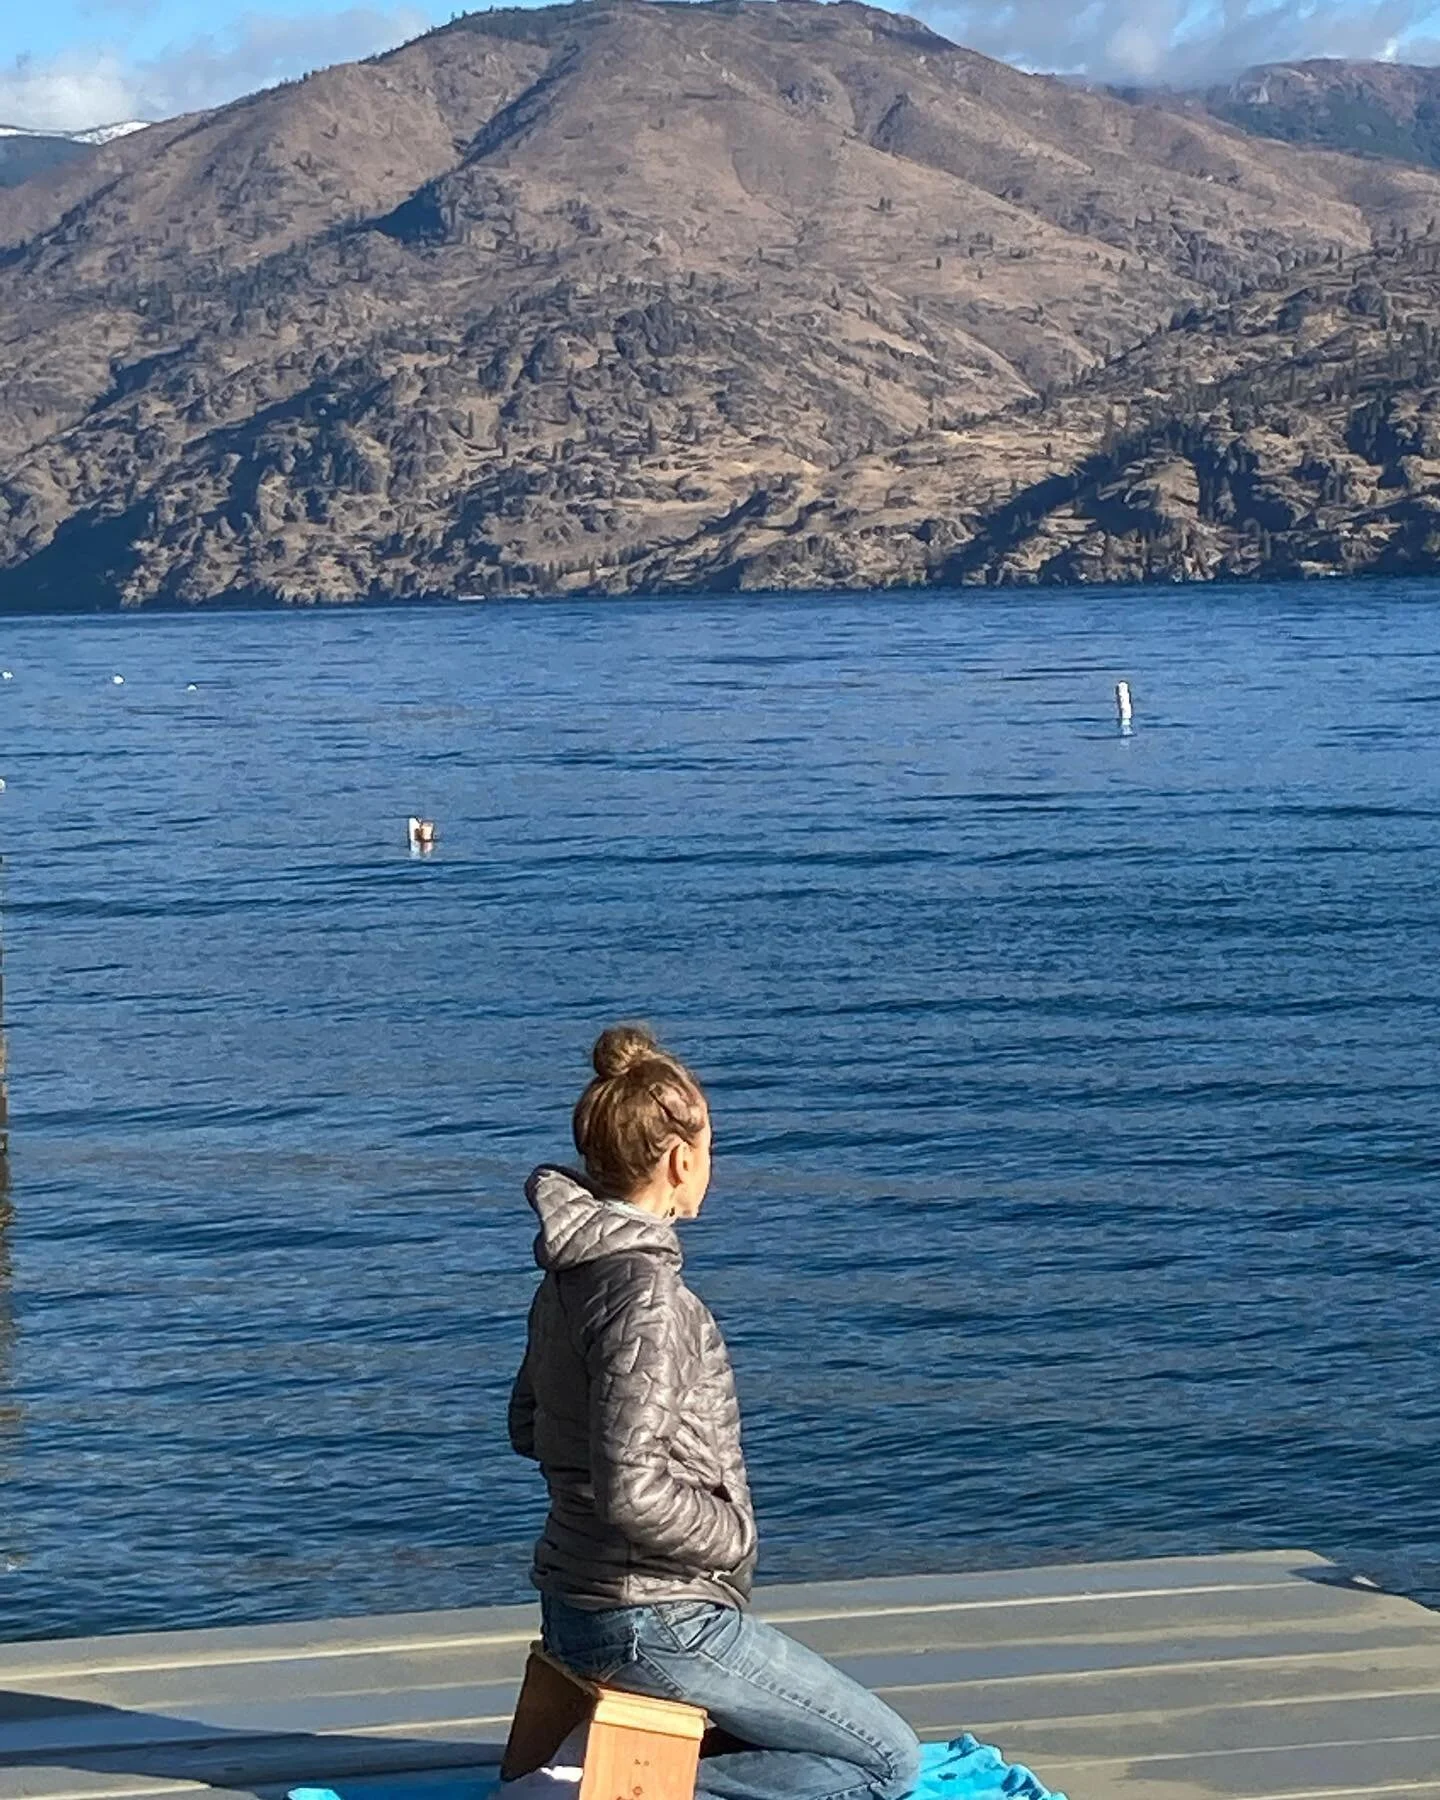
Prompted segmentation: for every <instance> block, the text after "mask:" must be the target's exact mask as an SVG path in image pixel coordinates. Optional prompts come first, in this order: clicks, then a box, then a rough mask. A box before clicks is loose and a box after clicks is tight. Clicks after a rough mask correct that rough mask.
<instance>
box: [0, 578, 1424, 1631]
mask: <svg viewBox="0 0 1440 1800" xmlns="http://www.w3.org/2000/svg"><path fill="white" fill-rule="evenodd" d="M0 664H3V666H4V667H6V668H9V669H11V670H12V671H13V675H14V678H13V680H12V681H10V682H6V683H3V684H0V776H3V777H4V779H5V781H6V783H7V791H6V792H5V793H4V794H3V795H0V844H3V850H4V856H5V869H4V896H3V916H4V930H5V957H6V968H5V974H6V991H5V1002H6V1010H7V1015H8V1026H9V1045H10V1084H11V1099H12V1136H13V1143H12V1159H11V1160H12V1168H13V1190H12V1196H11V1198H12V1202H13V1208H14V1213H13V1219H12V1220H11V1222H10V1224H9V1226H8V1228H7V1229H6V1230H5V1231H4V1233H3V1257H4V1259H5V1260H4V1267H3V1272H0V1285H3V1294H0V1491H3V1495H4V1509H3V1522H0V1559H3V1566H4V1568H5V1570H6V1572H5V1573H4V1574H3V1575H0V1635H9V1636H38V1635H49V1634H53V1633H62V1632H72V1631H95V1630H118V1629H123V1628H145V1627H152V1626H160V1625H180V1624H199V1623H205V1622H234V1621H241V1620H259V1619H266V1618H275V1617H282V1616H287V1615H288V1616H298V1615H307V1614H324V1613H345V1612H365V1611H376V1610H388V1609H400V1608H411V1607H429V1606H443V1605H455V1604H464V1603H470V1602H485V1601H498V1600H510V1599H515V1598H520V1597H523V1595H524V1594H525V1592H526V1583H525V1569H526V1560H527V1550H528V1543H529V1540H530V1538H531V1536H532V1535H533V1533H534V1530H535V1528H536V1526H537V1524H538V1520H539V1516H540V1513H541V1510H542V1507H541V1496H540V1492H539V1487H538V1483H537V1481H536V1478H535V1476H534V1473H533V1471H532V1470H530V1469H529V1468H528V1467H527V1466H525V1465H522V1464H520V1463H518V1462H517V1461H516V1460H515V1459H514V1458H512V1457H511V1455H510V1453H509V1451H508V1449H507V1448H506V1446H505V1443H504V1438H503V1426H502V1413H503V1399H504V1396H505V1393H506V1390H507V1387H508V1383H509V1379H510V1376H511V1373H512V1370H513V1367H514V1364H515V1362H516V1359H517V1355H518V1350H519V1346H520V1342H521V1335H522V1330H523V1325H522V1320H523V1314H524V1311H525V1307H526V1304H527V1301H528V1296H529V1293H530V1291H531V1287H532V1283H533V1281H534V1279H535V1276H534V1271H533V1268H532V1267H531V1265H530V1261H529V1239H530V1229H529V1215H528V1213H526V1212H525V1210H524V1207H523V1203H522V1201H521V1198H520V1191H519V1190H520V1184H521V1181H522V1179H523V1177H524V1175H525V1173H526V1171H527V1170H528V1168H529V1167H530V1165H531V1164H532V1163H533V1162H535V1161H536V1160H539V1159H541V1158H543V1157H547V1156H555V1155H559V1154H564V1153H565V1151H566V1149H567V1121H568V1110H569V1107H570V1105H571V1103H572V1102H573V1100H574V1097H575V1094H576V1093H577V1091H578V1088H579V1086H580V1084H581V1083H582V1081H583V1079H584V1074H585V1071H584V1057H585V1053H586V1050H587V1047H588V1044H589V1041H590V1039H591V1037H592V1036H593V1034H594V1032H595V1031H596V1029H597V1028H598V1027H599V1026H600V1025H602V1024H604V1023H606V1022H607V1021H609V1020H611V1019H613V1018H615V1017H617V1016H622V1017H623V1016H635V1015H639V1016H641V1017H646V1018H649V1019H651V1020H652V1021H654V1022H655V1023H656V1024H657V1026H659V1027H660V1028H662V1029H663V1031H664V1033H665V1034H666V1035H667V1037H668V1038H669V1039H671V1040H672V1041H673V1043H674V1045H675V1046H676V1048H678V1049H679V1050H680V1051H681V1052H682V1053H684V1054H686V1055H687V1056H689V1057H691V1058H692V1059H693V1061H694V1062H695V1064H696V1065H697V1066H698V1068H699V1069H700V1071H701V1072H702V1074H703V1075H704V1077H705V1078H706V1079H707V1081H708V1083H709V1085H710V1088H711V1092H712V1099H713V1104H714V1110H715V1115H716V1124H717V1160H716V1181H715V1187H714V1190H713V1193H712V1196H711V1199H710V1201H709V1203H708V1205H707V1208H706V1212H705V1214H704V1216H703V1218H702V1219H701V1220H700V1221H699V1223H698V1224H696V1225H695V1226H694V1227H692V1228H690V1232H689V1236H688V1239H687V1244H688V1254H689V1258H690V1269H691V1275H692V1279H693V1281H694V1283H695V1285H696V1286H697V1287H698V1288H699V1289H700V1291H701V1292H702V1293H703V1294H704V1295H705V1296H706V1298H707V1299H708V1300H709V1301H710V1303H711V1304H712V1306H713V1307H714V1309H715V1310H716V1312H717V1313H718V1315H719V1317H720V1319H721V1321H722V1324H723V1326H724V1328H725V1330H726V1332H727V1335H728V1337H729V1339H730V1342H731V1346H732V1349H733V1352H734V1357H735V1361H736V1365H737V1372H738V1378H739V1382H740V1387H741V1396H742V1402H743V1405H744V1410H745V1417H746V1423H747V1442H748V1448H749V1454H750V1458H751V1463H752V1471H753V1477H754V1484H755V1488H756V1493H757V1499H758V1503H759V1507H760V1512H761V1518H762V1531H763V1553H762V1575H763V1576H764V1577H766V1578H769V1579H772V1580H773V1579H779V1578H804V1577H810V1576H819V1575H824V1574H830V1573H835V1572H853V1573H879V1572H884V1571H896V1570H910V1569H945V1568H965V1567H976V1566H984V1565H996V1564H1003V1563H1020V1562H1033V1561H1039V1560H1047V1559H1068V1558H1085V1557H1119V1556H1132V1555H1142V1554H1163V1553H1184V1552H1198V1551H1203V1550H1209V1549H1217V1548H1232V1547H1249V1546H1261V1545H1272V1546H1273V1545H1280V1546H1297V1545H1305V1546H1309V1547H1312V1548H1315V1549H1318V1550H1321V1551H1325V1552H1328V1553H1330V1554H1332V1555H1335V1556H1337V1557H1339V1558H1341V1559H1343V1560H1345V1561H1347V1562H1349V1563H1352V1564H1354V1565H1355V1566H1357V1567H1359V1568H1361V1569H1364V1570H1365V1571H1367V1572H1369V1573H1370V1574H1372V1575H1374V1576H1376V1577H1378V1578H1380V1579H1382V1580H1385V1581H1388V1582H1391V1583H1393V1584H1395V1585H1398V1586H1405V1587H1408V1588H1410V1589H1411V1590H1412V1591H1415V1592H1418V1593H1420V1594H1422V1595H1425V1596H1428V1597H1429V1598H1431V1599H1432V1600H1435V1599H1440V1493H1437V1487H1440V1484H1437V1480H1436V1474H1435V1467H1436V1465H1435V1445H1436V1439H1437V1428H1440V1332H1437V1329H1436V1320H1435V1297H1436V1293H1437V1288H1440V1188H1437V1180H1436V1177H1437V1172H1440V1051H1437V1048H1436V1046H1437V1042H1440V956H1437V922H1440V588H1436V587H1434V586H1431V585H1421V584H1412V585H1409V586H1399V585H1396V586H1384V585H1365V586H1342V585H1340V584H1325V585H1324V586H1314V587H1306V588H1295V587H1290V588H1276V589H1265V588H1247V589H1244V590H1232V591H1228V592H1224V591H1220V592H1206V591H1185V592H1175V591H1170V590H1166V591H1155V592H1131V593H1093V592H1091V593H1073V594H1070V593H1048V594H1043V595H1038V596H1031V595H1023V594H995V595H981V594H975V595H966V596H957V597H953V598H943V597H942V598H936V597H933V596H931V597H896V596H893V595H886V596H876V597H873V598H869V599H861V600H853V599H846V600H798V599H797V600H778V601H768V600H753V599H743V600H742V599H737V600H733V601H730V600H724V601H708V600H704V601H680V602H671V603H666V604H652V603H621V602H607V603H589V602H586V603H575V604H555V605H537V604H528V605H495V606H485V607H479V608H475V609H455V610H449V609H431V610H422V611H412V612H405V611H390V612H364V613H321V614H309V615H296V616H283V615H276V614H268V615H267V614H222V615H214V616H207V617H198V618H181V617H168V618H167V617H156V618H145V617H140V618H130V619H110V618H98V617H97V618H90V619H65V620H24V621H6V622H3V624H0ZM113 672H119V673H122V674H123V675H124V677H125V682H124V685H123V686H117V685H115V684H113V683H112V682H111V679H110V677H111V675H112V673H113ZM1120 675H1124V676H1126V677H1128V679H1129V680H1130V682H1131V684H1132V687H1133V689H1134V692H1135V700H1136V719H1137V724H1136V730H1135V733H1134V735H1133V736H1132V737H1129V738H1122V737H1121V736H1120V735H1119V733H1118V731H1117V729H1116V725H1115V721H1114V707H1113V700H1112V697H1111V690H1112V685H1113V682H1114V680H1115V679H1116V677H1117V676H1120ZM190 682H194V683H196V684H197V690H196V691H195V692H193V693H192V692H187V691H186V688H187V684H188V683H190ZM412 811H422V812H425V813H427V814H429V815H431V816H433V817H434V818H435V819H436V820H437V821H438V822H439V827H440V833H441V838H440V844H439V847H438V849H437V850H436V852H435V854H434V855H433V857H431V858H429V859H428V860H422V861H417V860H412V859H411V858H410V856H409V855H408V853H407V850H406V845H405V838H404V820H405V817H406V815H407V814H408V813H410V812H412Z"/></svg>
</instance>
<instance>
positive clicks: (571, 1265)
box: [510, 1168, 755, 1607]
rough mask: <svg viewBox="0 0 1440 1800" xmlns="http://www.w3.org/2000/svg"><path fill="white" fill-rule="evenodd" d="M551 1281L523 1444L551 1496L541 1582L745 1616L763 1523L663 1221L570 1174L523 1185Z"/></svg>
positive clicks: (735, 1417) (702, 1318) (616, 1598)
mask: <svg viewBox="0 0 1440 1800" xmlns="http://www.w3.org/2000/svg"><path fill="white" fill-rule="evenodd" d="M525 1197H526V1199H527V1200H529V1202H530V1204H531V1206H533V1207H534V1209H535V1211H536V1213H537V1214H538V1215H539V1218H540V1234H539V1236H538V1237H537V1238H536V1240H535V1260H536V1262H537V1263H539V1265H540V1267H541V1268H542V1269H543V1270H544V1271H545V1279H544V1280H543V1281H542V1282H541V1283H540V1287H539V1290H538V1291H537V1293H536V1295H535V1299H534V1302H533V1304H532V1305H531V1308H530V1332H529V1342H528V1344H527V1346H526V1350H525V1360H524V1362H523V1363H522V1364H521V1365H520V1373H519V1375H518V1376H517V1377H516V1379H515V1389H514V1392H513V1393H512V1395H511V1397H510V1442H511V1443H512V1444H513V1445H514V1447H515V1449H516V1450H518V1451H519V1453H520V1454H521V1456H529V1457H533V1458H534V1459H535V1460H536V1461H537V1462H538V1463H539V1464H540V1466H541V1468H542V1469H543V1470H544V1473H545V1480H546V1484H547V1485H548V1487H549V1489H550V1516H549V1518H548V1519H547V1520H546V1522H545V1530H544V1532H543V1534H542V1535H541V1537H540V1539H539V1541H538V1543H537V1544H536V1546H535V1567H534V1573H533V1577H532V1579H533V1580H534V1582H535V1585H536V1587H538V1588H540V1589H541V1590H542V1591H544V1592H546V1593H552V1594H559V1595H562V1596H563V1597H564V1598H565V1599H567V1600H569V1601H570V1602H571V1603H572V1604H573V1605H577V1606H588V1607H611V1606H648V1605H650V1604H652V1603H653V1602H655V1601H659V1600H718V1601H720V1602H721V1603H722V1604H725V1605H730V1606H739V1605H743V1604H744V1603H745V1601H746V1599H747V1598H748V1597H749V1593H750V1577H751V1572H752V1570H753V1568H754V1565H755V1515H754V1512H753V1511H752V1509H751V1505H750V1487H749V1483H748V1482H747V1480H746V1478H745V1459H744V1457H743V1456H742V1454H741V1450H740V1409H739V1407H738V1405H737V1404H736V1400H735V1382H734V1378H733V1376H732V1375H731V1372H730V1357H729V1355H728V1353H727V1351H726V1349H725V1341H724V1339H723V1338H722V1337H721V1336H720V1332H719V1329H718V1327H717V1326H716V1324H715V1321H714V1319H712V1318H711V1316H710V1313H709V1310H708V1309H707V1308H706V1307H705V1305H704V1304H703V1303H702V1302H701V1301H700V1300H698V1299H697V1298H696V1297H695V1295H694V1294H692V1293H691V1292H690V1290H689V1288H687V1287H686V1285H685V1282H684V1280H683V1279H682V1277H681V1274H680V1264H681V1257H680V1245H679V1243H678V1241H677V1240H676V1237H675V1233H674V1231H673V1230H672V1228H671V1227H670V1226H669V1225H667V1224H666V1223H665V1222H664V1220H662V1219H657V1218H655V1217H654V1216H653V1215H652V1214H650V1213H646V1212H641V1211H640V1209H639V1208H638V1207H634V1206H628V1205H626V1204H625V1202H624V1201H621V1200H602V1199H599V1198H597V1196H596V1195H595V1194H593V1193H592V1192H591V1191H590V1189H589V1188H588V1187H587V1186H586V1185H585V1182H584V1179H583V1177H581V1176H579V1175H576V1174H575V1173H573V1172H572V1171H570V1170H568V1169H554V1168H540V1169H537V1170H536V1171H535V1173H534V1174H533V1175H532V1176H531V1177H530V1179H529V1181H528V1182H527V1183H526V1184H525Z"/></svg>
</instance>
